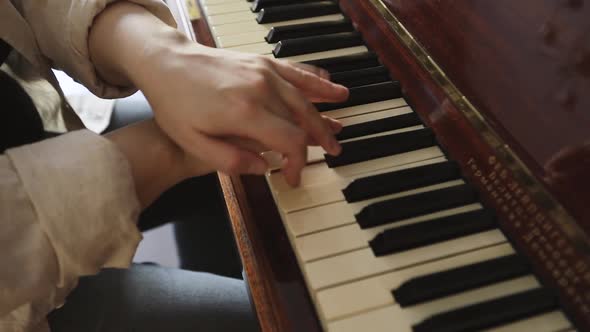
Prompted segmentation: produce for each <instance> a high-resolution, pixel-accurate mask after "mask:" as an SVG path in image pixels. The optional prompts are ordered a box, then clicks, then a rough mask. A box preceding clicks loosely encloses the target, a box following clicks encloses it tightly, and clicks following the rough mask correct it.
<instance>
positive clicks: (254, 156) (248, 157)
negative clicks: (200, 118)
mask: <svg viewBox="0 0 590 332" xmlns="http://www.w3.org/2000/svg"><path fill="white" fill-rule="evenodd" d="M189 136H190V137H189V138H185V139H183V140H182V143H181V145H182V148H183V150H184V151H185V152H187V153H189V154H191V155H194V156H206V157H207V159H206V161H207V162H208V163H210V164H211V165H212V166H213V167H214V168H215V169H217V170H219V171H221V172H223V173H227V174H259V175H262V174H264V173H265V172H266V170H267V169H268V165H267V164H266V161H265V160H264V159H263V158H261V157H260V155H259V154H258V153H254V152H251V151H249V150H248V149H244V148H240V147H239V146H237V145H235V144H232V143H228V142H224V141H223V140H221V139H217V138H214V137H210V136H208V135H203V134H200V133H197V132H193V133H192V134H189Z"/></svg>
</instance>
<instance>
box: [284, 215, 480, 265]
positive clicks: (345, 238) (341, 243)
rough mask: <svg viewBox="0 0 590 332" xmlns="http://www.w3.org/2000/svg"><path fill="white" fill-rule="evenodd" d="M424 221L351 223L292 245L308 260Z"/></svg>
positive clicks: (365, 243) (366, 244) (359, 246)
mask: <svg viewBox="0 0 590 332" xmlns="http://www.w3.org/2000/svg"><path fill="white" fill-rule="evenodd" d="M480 209H481V205H479V204H470V205H467V206H462V207H461V208H455V212H456V213H453V214H451V215H454V214H458V213H462V212H468V211H474V210H480ZM458 211H460V212H458ZM445 213H446V214H448V210H445ZM432 219H436V216H434V217H433V216H432V215H431V217H430V218H429V219H427V220H432ZM424 221H426V220H418V221H417V220H415V219H414V220H412V219H406V220H400V221H399V222H394V223H389V224H385V225H381V226H378V227H371V228H368V229H361V228H360V226H359V225H358V224H357V223H351V224H348V225H343V226H341V227H337V228H333V229H328V230H325V231H322V232H319V233H312V234H308V235H304V236H301V237H298V238H296V239H294V243H293V247H294V249H295V251H296V252H297V253H298V254H299V258H300V259H301V261H303V262H309V261H312V260H317V259H322V258H326V257H329V256H333V255H338V254H341V253H344V252H348V251H352V250H357V249H363V248H369V241H371V240H372V239H374V238H375V236H377V235H378V234H379V233H381V232H383V231H385V230H389V229H395V228H397V227H401V226H405V225H409V224H416V223H419V222H424ZM443 222H444V221H441V223H443ZM441 227H444V224H441Z"/></svg>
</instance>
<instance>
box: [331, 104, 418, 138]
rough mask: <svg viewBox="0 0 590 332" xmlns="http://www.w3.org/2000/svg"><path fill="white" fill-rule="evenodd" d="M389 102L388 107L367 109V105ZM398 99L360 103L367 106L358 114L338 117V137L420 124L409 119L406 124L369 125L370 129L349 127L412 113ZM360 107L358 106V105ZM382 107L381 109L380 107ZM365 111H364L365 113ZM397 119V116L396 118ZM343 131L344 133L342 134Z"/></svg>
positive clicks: (357, 135) (356, 135) (367, 133)
mask: <svg viewBox="0 0 590 332" xmlns="http://www.w3.org/2000/svg"><path fill="white" fill-rule="evenodd" d="M388 102H390V104H391V105H389V106H390V107H388V108H383V107H379V108H377V107H376V108H375V109H369V107H368V106H373V105H375V104H381V103H388ZM397 103H398V100H395V99H392V100H389V101H385V102H377V103H373V104H367V105H361V107H362V106H367V107H364V108H363V111H362V112H358V113H359V114H353V113H351V114H346V115H347V116H345V117H338V118H339V119H340V122H341V123H342V125H343V128H342V131H341V132H340V133H339V134H338V137H340V139H342V140H346V139H348V138H352V137H359V136H362V135H369V134H373V133H378V132H385V131H388V130H391V129H399V128H404V127H410V126H414V125H416V124H421V122H420V123H413V122H412V121H410V123H408V125H407V126H403V125H395V124H391V126H390V127H387V128H385V127H383V128H374V127H372V125H370V126H371V128H370V130H358V129H356V128H355V129H352V128H350V127H356V126H357V125H362V124H364V123H368V122H372V121H378V120H381V119H389V118H393V117H398V116H405V115H408V114H410V113H413V111H412V109H411V108H410V107H408V106H399V105H398V104H397ZM384 105H387V104H384ZM359 108H360V107H359ZM380 108H383V109H380ZM367 110H369V111H370V112H366V111H367ZM365 112H366V113H365ZM398 119H399V118H398ZM379 129H383V130H379ZM349 131H353V133H349ZM343 132H344V134H343Z"/></svg>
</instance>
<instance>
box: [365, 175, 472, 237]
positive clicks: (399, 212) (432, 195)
mask: <svg viewBox="0 0 590 332" xmlns="http://www.w3.org/2000/svg"><path fill="white" fill-rule="evenodd" d="M477 199H478V197H477V191H475V189H473V187H471V186H470V185H466V184H464V185H459V186H454V187H449V188H444V189H438V190H433V191H428V192H424V193H420V194H416V195H411V196H404V197H400V198H394V199H390V200H387V201H382V202H377V203H373V204H371V205H368V206H366V207H364V208H363V209H362V210H361V211H360V212H359V213H357V214H356V215H355V218H356V221H357V222H358V224H359V226H360V227H361V228H369V227H374V226H379V225H383V224H387V223H391V222H395V221H399V220H403V219H408V218H412V217H416V216H420V215H423V214H428V213H432V212H436V211H440V210H445V209H450V208H454V207H457V206H462V205H466V204H471V203H475V202H477Z"/></svg>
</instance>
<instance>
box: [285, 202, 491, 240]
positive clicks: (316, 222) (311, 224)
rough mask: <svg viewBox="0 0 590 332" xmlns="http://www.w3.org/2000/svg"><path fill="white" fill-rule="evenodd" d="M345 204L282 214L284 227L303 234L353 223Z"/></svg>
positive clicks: (464, 209) (451, 211)
mask: <svg viewBox="0 0 590 332" xmlns="http://www.w3.org/2000/svg"><path fill="white" fill-rule="evenodd" d="M346 204H348V203H345V202H336V203H332V204H327V205H322V206H318V207H316V208H313V209H309V210H301V211H297V212H293V213H289V214H285V215H284V216H283V219H284V224H285V227H286V228H287V230H288V231H289V232H290V233H291V234H292V235H293V236H303V235H307V234H311V233H315V232H320V231H323V230H326V229H330V228H335V227H341V226H344V225H349V224H353V223H355V222H356V221H355V220H354V218H353V219H352V220H351V219H346V218H350V209H348V208H346ZM477 207H479V204H478V203H474V204H469V205H466V206H461V207H455V208H451V209H446V210H441V211H437V212H433V213H429V214H425V215H422V216H417V217H413V218H408V219H405V220H400V221H399V222H397V224H398V225H404V224H410V223H415V222H420V221H424V220H430V219H435V218H442V217H447V216H450V215H453V214H457V213H462V212H468V211H472V210H475V209H476V208H477ZM338 208H342V209H343V212H340V210H337V209H338ZM310 211H312V213H308V212H310ZM331 213H335V214H331ZM307 216H310V217H313V220H312V219H306V217H307ZM322 217H323V218H322Z"/></svg>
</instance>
